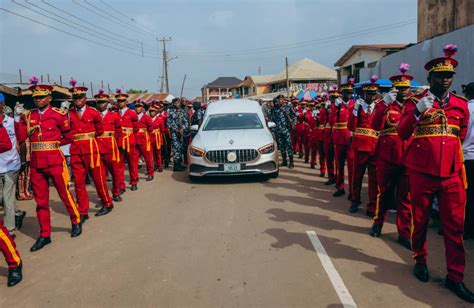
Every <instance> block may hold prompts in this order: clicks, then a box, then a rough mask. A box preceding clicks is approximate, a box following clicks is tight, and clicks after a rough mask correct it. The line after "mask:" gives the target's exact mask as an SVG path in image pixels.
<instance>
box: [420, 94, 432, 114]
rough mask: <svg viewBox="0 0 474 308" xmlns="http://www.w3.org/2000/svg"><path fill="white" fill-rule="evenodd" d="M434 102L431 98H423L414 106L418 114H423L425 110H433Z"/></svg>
mask: <svg viewBox="0 0 474 308" xmlns="http://www.w3.org/2000/svg"><path fill="white" fill-rule="evenodd" d="M434 100H435V99H434V97H433V96H425V97H423V98H422V99H420V100H419V101H418V104H416V109H418V111H419V112H420V113H423V112H425V111H426V110H428V109H431V108H433V102H434Z"/></svg>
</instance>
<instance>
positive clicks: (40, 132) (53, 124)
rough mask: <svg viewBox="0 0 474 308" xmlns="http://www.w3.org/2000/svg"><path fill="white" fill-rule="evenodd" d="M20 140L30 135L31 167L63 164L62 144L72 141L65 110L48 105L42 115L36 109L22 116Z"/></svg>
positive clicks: (22, 140)
mask: <svg viewBox="0 0 474 308" xmlns="http://www.w3.org/2000/svg"><path fill="white" fill-rule="evenodd" d="M19 130H20V131H19V134H18V136H19V142H24V141H25V140H26V138H27V137H28V136H29V138H30V142H31V159H30V163H31V167H33V168H41V169H42V168H48V167H49V166H55V165H59V164H63V163H64V162H65V160H64V155H63V153H62V152H61V150H60V149H59V146H60V145H65V144H68V143H71V138H72V136H71V126H70V122H69V119H68V117H67V114H66V112H65V111H63V110H61V109H59V108H54V107H51V106H48V107H47V108H46V109H45V110H44V112H43V114H42V115H40V113H39V111H38V109H34V110H32V111H31V112H29V113H27V114H26V115H25V116H23V117H22V118H21V121H20V125H19Z"/></svg>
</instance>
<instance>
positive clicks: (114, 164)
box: [100, 153, 120, 196]
mask: <svg viewBox="0 0 474 308" xmlns="http://www.w3.org/2000/svg"><path fill="white" fill-rule="evenodd" d="M100 158H101V160H102V165H103V166H104V167H105V168H106V169H107V171H108V172H110V174H111V175H112V195H113V196H119V195H120V162H119V161H117V160H113V154H112V153H103V154H102V153H101V154H100Z"/></svg>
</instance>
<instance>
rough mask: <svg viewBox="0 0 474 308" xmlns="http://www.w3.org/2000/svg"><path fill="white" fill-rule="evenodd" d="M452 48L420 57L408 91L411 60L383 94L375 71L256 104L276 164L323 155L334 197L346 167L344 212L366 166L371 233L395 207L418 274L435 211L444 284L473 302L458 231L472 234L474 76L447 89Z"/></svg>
mask: <svg viewBox="0 0 474 308" xmlns="http://www.w3.org/2000/svg"><path fill="white" fill-rule="evenodd" d="M456 52H457V47H456V46H455V45H447V46H446V47H445V48H444V53H445V55H444V57H439V58H436V59H433V60H431V61H429V62H428V63H426V65H425V69H426V70H427V72H428V76H427V82H428V84H429V87H427V88H426V89H423V88H422V89H417V90H413V89H414V88H413V87H412V85H411V81H412V80H413V77H412V76H411V75H410V74H409V67H410V65H409V64H406V63H402V64H401V65H400V67H399V70H400V73H399V74H397V75H395V76H392V77H390V80H391V82H392V87H391V88H390V89H389V90H388V91H386V92H385V93H384V92H383V91H381V88H380V86H379V84H378V83H377V77H376V76H373V77H372V78H371V80H370V82H369V83H366V84H364V85H363V86H362V91H361V92H360V93H359V94H358V95H356V94H355V93H356V91H355V89H354V79H353V78H348V80H347V82H346V83H345V84H341V85H339V87H337V86H333V87H332V88H331V89H330V90H329V91H328V92H327V93H322V94H321V95H320V96H319V97H318V98H315V99H311V100H305V99H302V100H298V99H296V98H294V97H289V98H287V97H283V96H278V97H276V98H275V99H274V100H273V101H272V102H268V103H262V109H263V111H264V114H265V115H266V118H267V121H272V122H274V123H275V124H276V127H275V129H274V135H275V139H276V140H277V143H278V147H279V149H280V151H281V156H282V160H283V163H282V166H288V167H289V168H294V155H298V156H299V158H304V162H305V163H309V165H310V168H312V169H315V167H316V160H317V158H318V156H319V170H320V174H319V175H320V176H321V177H325V176H327V181H326V182H325V183H324V184H325V185H328V186H330V185H335V191H334V194H333V196H334V197H341V196H344V195H346V184H345V169H346V168H345V166H347V172H348V179H349V180H348V192H347V199H348V200H349V202H350V205H349V207H348V211H349V212H350V213H356V212H357V211H358V210H359V207H360V204H361V189H362V183H363V180H364V174H365V172H366V171H367V173H368V204H367V206H366V208H365V209H366V211H365V214H366V215H367V216H368V217H370V218H372V225H371V226H370V228H368V233H369V234H370V236H373V237H379V236H380V235H381V234H382V228H383V225H384V222H385V219H386V216H387V212H388V211H389V210H394V211H396V225H397V229H398V242H399V243H400V244H401V245H402V246H403V247H405V248H407V249H409V250H412V251H413V257H414V260H415V267H414V275H415V276H416V277H417V278H418V279H419V280H420V281H422V282H427V281H428V280H429V271H428V267H427V244H426V233H427V225H428V222H429V219H430V217H431V216H432V215H433V216H434V217H438V219H439V221H440V224H441V230H440V233H442V234H443V236H444V242H445V249H446V262H447V269H448V274H447V277H446V282H445V285H446V287H447V288H448V289H450V290H452V291H453V292H454V293H455V294H456V295H458V296H459V297H460V298H462V299H464V300H466V301H468V302H470V303H474V294H473V293H472V292H471V291H470V290H468V289H467V288H466V287H465V285H464V283H463V278H464V277H463V273H464V268H465V251H464V243H463V239H469V238H474V164H473V162H474V161H473V160H474V83H470V84H468V85H465V86H463V91H464V93H463V94H464V95H465V96H466V97H467V99H466V98H464V97H462V96H458V95H456V94H455V93H454V92H450V91H449V89H450V87H451V84H452V82H453V79H454V75H455V68H456V66H457V64H458V63H457V61H456V60H455V59H454V58H453V56H454V55H455V54H456ZM468 101H469V102H468ZM468 184H470V185H468ZM466 196H467V200H466ZM466 204H467V205H466ZM465 213H466V214H465ZM465 215H466V216H465ZM464 218H466V219H465V220H464Z"/></svg>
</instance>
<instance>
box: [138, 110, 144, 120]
mask: <svg viewBox="0 0 474 308" xmlns="http://www.w3.org/2000/svg"><path fill="white" fill-rule="evenodd" d="M143 114H144V113H143V112H141V113H139V114H138V120H140V119H141V118H142V117H143Z"/></svg>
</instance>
